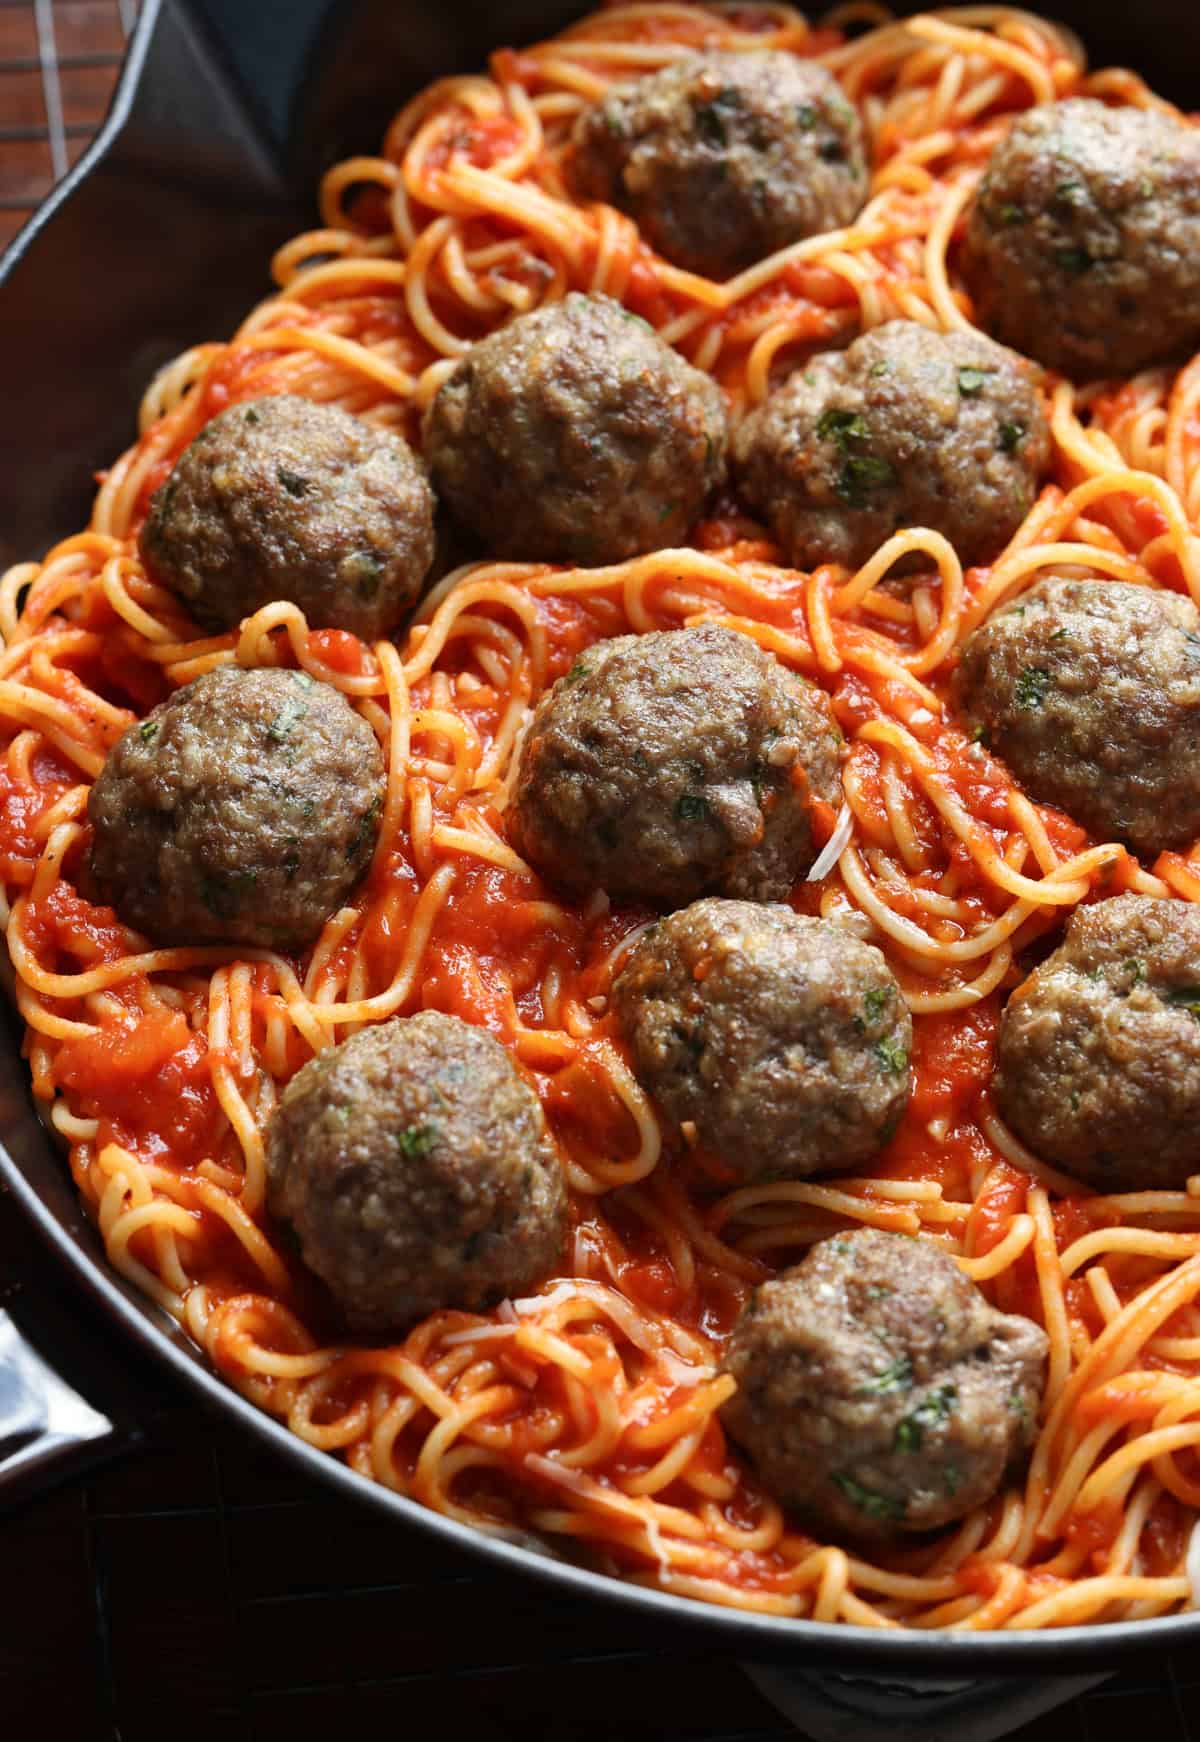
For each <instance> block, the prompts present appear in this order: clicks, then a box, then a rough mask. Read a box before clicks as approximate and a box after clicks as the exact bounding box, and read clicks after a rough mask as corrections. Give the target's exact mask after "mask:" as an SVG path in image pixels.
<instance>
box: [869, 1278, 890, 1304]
mask: <svg viewBox="0 0 1200 1742" xmlns="http://www.w3.org/2000/svg"><path fill="white" fill-rule="evenodd" d="M891 1292H892V1291H891V1289H890V1288H888V1287H887V1286H886V1285H885V1284H884V1283H882V1282H869V1283H868V1284H867V1299H868V1300H883V1298H884V1296H885V1295H889V1294H891Z"/></svg>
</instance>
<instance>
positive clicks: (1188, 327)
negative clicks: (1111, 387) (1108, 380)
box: [962, 97, 1200, 379]
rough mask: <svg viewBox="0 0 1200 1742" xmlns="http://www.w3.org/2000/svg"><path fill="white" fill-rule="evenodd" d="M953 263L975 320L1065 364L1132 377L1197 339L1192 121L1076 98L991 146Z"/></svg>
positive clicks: (1197, 170)
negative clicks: (964, 284) (961, 246)
mask: <svg viewBox="0 0 1200 1742" xmlns="http://www.w3.org/2000/svg"><path fill="white" fill-rule="evenodd" d="M962 268H963V273H964V275H965V277H966V279H967V282H968V285H969V286H970V289H971V293H972V295H973V296H974V298H975V302H976V306H977V309H978V311H979V316H980V319H981V321H982V323H983V324H984V325H985V326H986V327H988V328H989V329H990V331H992V332H994V333H995V335H996V337H997V338H998V339H1003V341H1004V342H1005V344H1008V345H1013V346H1014V347H1015V348H1016V349H1017V350H1020V351H1025V352H1027V353H1028V355H1029V356H1031V357H1036V358H1037V359H1038V360H1039V362H1042V363H1045V364H1047V365H1048V366H1049V367H1050V368H1052V369H1059V370H1062V371H1063V372H1064V373H1065V374H1068V375H1074V376H1076V377H1079V378H1082V379H1087V378H1088V377H1090V376H1095V375H1132V374H1133V373H1134V372H1135V371H1136V370H1138V369H1144V368H1145V367H1146V366H1147V364H1150V363H1156V362H1161V361H1164V360H1166V359H1167V358H1169V357H1172V356H1175V355H1178V354H1181V353H1185V352H1190V351H1192V350H1194V349H1195V348H1196V345H1197V344H1198V343H1200V129H1197V128H1196V127H1194V126H1192V125H1190V124H1189V123H1187V122H1184V121H1181V120H1177V119H1176V118H1175V117H1173V116H1171V115H1167V114H1164V113H1162V112H1161V111H1160V110H1156V109H1137V108H1133V107H1131V106H1128V105H1124V106H1122V107H1119V108H1115V109H1110V108H1108V107H1107V106H1106V105H1105V104H1104V103H1100V102H1097V101H1096V100H1095V99H1094V98H1090V97H1072V98H1070V99H1069V100H1068V101H1066V102H1062V103H1045V104H1042V105H1040V106H1039V107H1037V108H1036V109H1031V110H1030V111H1029V112H1028V113H1027V114H1025V115H1022V116H1021V118H1020V119H1019V120H1018V121H1017V122H1016V124H1015V126H1014V127H1013V129H1012V131H1011V132H1010V133H1009V134H1008V136H1007V138H1006V139H1004V140H1002V141H1001V143H1000V144H999V145H997V146H996V148H995V150H994V151H993V152H992V155H991V159H990V161H989V163H988V167H987V172H986V174H985V175H984V178H983V181H982V182H981V183H980V186H979V190H978V193H977V194H976V197H975V200H974V203H973V205H972V207H971V211H970V214H969V218H968V223H967V238H966V247H965V249H964V251H963V256H962Z"/></svg>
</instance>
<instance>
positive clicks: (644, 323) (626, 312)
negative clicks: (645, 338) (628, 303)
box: [620, 308, 654, 333]
mask: <svg viewBox="0 0 1200 1742" xmlns="http://www.w3.org/2000/svg"><path fill="white" fill-rule="evenodd" d="M620 312H621V314H622V316H623V317H624V319H625V320H627V321H632V322H633V323H634V325H635V326H639V327H645V329H646V331H647V332H648V333H652V332H653V331H654V328H653V327H652V326H651V325H650V322H649V321H648V320H647V319H646V317H645V315H635V314H634V312H633V310H632V309H631V308H623V309H622V310H621V311H620Z"/></svg>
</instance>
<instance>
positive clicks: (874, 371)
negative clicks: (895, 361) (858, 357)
mask: <svg viewBox="0 0 1200 1742" xmlns="http://www.w3.org/2000/svg"><path fill="white" fill-rule="evenodd" d="M891 370H892V366H891V364H890V363H889V362H888V361H887V359H886V358H885V357H881V358H880V359H879V361H878V363H872V364H871V367H870V368H869V369H868V370H867V374H868V375H875V376H879V375H890V374H891Z"/></svg>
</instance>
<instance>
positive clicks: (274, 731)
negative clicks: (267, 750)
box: [267, 696, 308, 744]
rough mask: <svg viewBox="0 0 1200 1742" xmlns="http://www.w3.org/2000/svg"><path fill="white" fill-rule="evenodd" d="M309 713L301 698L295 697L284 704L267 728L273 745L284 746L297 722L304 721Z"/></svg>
mask: <svg viewBox="0 0 1200 1742" xmlns="http://www.w3.org/2000/svg"><path fill="white" fill-rule="evenodd" d="M307 712H308V707H307V704H306V703H304V702H302V701H301V700H300V698H299V696H293V697H291V698H289V700H287V701H286V702H284V704H283V706H282V707H281V708H280V710H279V712H278V713H277V714H276V716H275V718H274V719H273V720H272V721H271V724H270V725H269V726H268V727H267V737H268V738H269V739H270V740H271V742H272V744H284V743H286V742H287V739H288V737H289V736H290V734H291V730H292V727H293V726H294V725H295V724H296V721H297V720H302V719H303V718H304V716H305V714H307Z"/></svg>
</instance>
